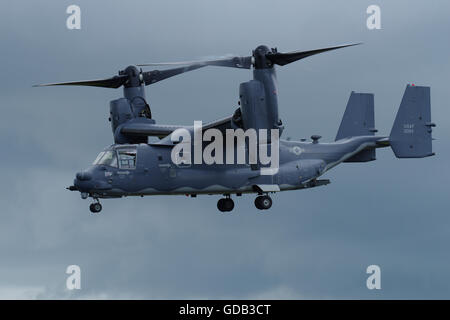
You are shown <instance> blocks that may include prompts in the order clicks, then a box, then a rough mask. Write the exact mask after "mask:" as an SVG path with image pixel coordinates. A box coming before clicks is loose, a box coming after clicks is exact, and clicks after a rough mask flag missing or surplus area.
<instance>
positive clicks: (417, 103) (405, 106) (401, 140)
mask: <svg viewBox="0 0 450 320" xmlns="http://www.w3.org/2000/svg"><path fill="white" fill-rule="evenodd" d="M434 126H435V124H434V123H432V122H431V103H430V87H418V86H414V85H412V86H410V85H407V86H406V90H405V93H404V95H403V99H402V102H401V104H400V108H399V109H398V112H397V116H396V117H395V121H394V125H393V127H392V130H391V134H390V136H389V141H390V144H391V147H392V150H393V151H394V154H395V156H396V157H397V158H423V157H428V156H432V155H434V153H433V151H432V145H431V140H432V138H431V131H432V130H431V127H434Z"/></svg>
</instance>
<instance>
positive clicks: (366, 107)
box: [336, 91, 377, 162]
mask: <svg viewBox="0 0 450 320" xmlns="http://www.w3.org/2000/svg"><path fill="white" fill-rule="evenodd" d="M376 131H377V130H376V129H375V111H374V96H373V94H372V93H355V92H353V91H352V93H351V95H350V98H349V100H348V103H347V108H346V109H345V112H344V116H343V117H342V121H341V125H340V126H339V130H338V133H337V135H336V141H337V140H340V139H344V138H349V137H357V136H373V135H374V134H375V132H376ZM375 159H376V155H375V149H365V150H363V151H361V152H359V153H357V154H355V155H354V156H353V157H351V158H349V159H347V160H345V162H367V161H372V160H375Z"/></svg>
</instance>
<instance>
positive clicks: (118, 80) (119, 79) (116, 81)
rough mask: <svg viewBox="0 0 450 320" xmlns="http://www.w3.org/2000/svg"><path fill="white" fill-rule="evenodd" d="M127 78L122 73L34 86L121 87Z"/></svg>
mask: <svg viewBox="0 0 450 320" xmlns="http://www.w3.org/2000/svg"><path fill="white" fill-rule="evenodd" d="M127 80H128V76H126V75H120V76H114V77H112V78H107V79H97V80H83V81H72V82H57V83H46V84H37V85H34V86H33V87H49V86H89V87H102V88H119V87H120V86H121V85H123V84H124V83H125V82H127Z"/></svg>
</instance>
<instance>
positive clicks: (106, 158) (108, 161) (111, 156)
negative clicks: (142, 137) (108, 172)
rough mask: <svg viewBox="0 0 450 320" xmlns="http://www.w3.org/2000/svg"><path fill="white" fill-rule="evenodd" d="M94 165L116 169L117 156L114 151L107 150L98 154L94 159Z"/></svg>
mask: <svg viewBox="0 0 450 320" xmlns="http://www.w3.org/2000/svg"><path fill="white" fill-rule="evenodd" d="M93 164H94V165H96V164H98V165H105V166H110V167H116V168H117V155H116V152H115V151H114V150H108V151H103V152H100V154H99V155H98V156H97V158H96V159H95V161H94V163H93Z"/></svg>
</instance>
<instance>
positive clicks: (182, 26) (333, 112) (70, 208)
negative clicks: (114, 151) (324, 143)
mask: <svg viewBox="0 0 450 320" xmlns="http://www.w3.org/2000/svg"><path fill="white" fill-rule="evenodd" d="M71 4H77V5H79V6H80V7H81V30H68V29H67V28H66V19H67V17H68V15H67V14H66V8H67V7H68V6H69V5H71ZM371 4H378V5H380V7H381V25H382V29H381V30H368V29H367V27H366V19H367V16H368V15H367V14H366V9H367V7H368V6H369V5H371ZM449 14H450V3H449V2H448V1H444V0H442V1H437V0H435V1H433V4H432V5H431V4H428V3H427V2H425V1H411V0H409V1H406V0H397V1H385V0H378V1H374V0H373V1H372V0H371V1H365V0H346V1H335V0H328V1H325V0H322V1H276V2H274V1H266V0H258V1H238V0H229V1H216V0H208V1H206V0H204V1H199V0H190V1H138V0H131V1H87V0H78V1H67V0H64V1H31V0H30V1H17V0H16V1H11V0H9V1H8V0H7V1H3V5H2V10H1V19H0V39H1V43H2V45H1V52H2V53H1V57H2V66H1V78H0V97H1V100H2V103H1V111H2V116H1V117H0V124H1V125H0V142H1V145H2V149H3V151H2V152H1V155H2V162H1V164H2V165H1V168H0V174H1V177H2V183H1V184H0V201H1V203H2V209H1V211H0V298H119V299H120V298H182V299H183V298H218V299H220V298H269V299H277V298H287V299H292V298H294V299H295V298H306V299H310V298H338V299H342V298H450V273H449V272H448V270H449V269H450V252H449V249H448V244H449V243H450V212H449V210H448V201H449V191H448V181H449V179H450V171H449V165H448V163H449V161H448V159H449V156H450V151H449V148H448V146H449V136H450V120H449V115H450V112H449V110H448V107H449V106H448V101H449V92H450V90H449V89H448V86H449V85H450V84H449V81H448V80H449V74H450V64H449V56H450V54H449V53H450V52H449V51H450V44H449V42H448V33H449V31H450V20H449V19H448V17H449ZM349 42H363V43H364V45H362V46H358V47H353V48H347V49H342V50H338V51H334V52H330V53H325V54H321V55H318V56H315V57H311V58H308V59H305V60H302V61H300V62H297V63H293V64H290V65H289V66H285V67H280V68H278V70H277V74H278V80H279V103H280V116H281V118H282V119H283V122H284V124H285V126H286V130H285V132H284V133H283V135H284V137H287V136H290V137H292V138H294V139H295V138H303V137H309V136H311V135H312V134H320V135H322V136H323V137H324V138H323V139H324V140H333V139H334V137H335V134H336V131H337V129H338V126H339V123H340V120H341V117H342V114H343V112H344V109H345V106H346V103H347V99H348V97H349V95H350V92H351V91H352V90H354V91H357V92H370V93H374V94H375V113H376V116H375V118H376V126H377V128H378V129H379V133H380V134H388V133H389V131H390V128H391V126H392V123H393V120H394V116H395V114H396V112H397V108H398V106H399V104H400V100H401V97H402V95H403V91H404V89H405V86H406V84H407V83H415V84H417V85H426V86H431V99H432V119H433V121H434V122H436V123H437V125H438V127H437V128H435V130H434V133H433V135H434V137H435V138H436V139H437V140H436V141H434V150H435V152H436V153H437V155H436V156H435V157H430V158H426V159H409V160H408V159H406V160H401V159H396V158H395V156H394V155H393V153H392V151H391V150H389V149H382V150H378V151H377V158H378V160H377V161H374V162H371V163H359V164H358V163H356V164H342V165H340V166H339V167H337V168H335V169H333V170H331V171H330V172H328V173H327V174H326V176H325V178H328V179H330V180H331V181H332V183H331V184H330V185H328V186H326V187H320V188H316V189H312V190H307V191H289V192H285V193H279V194H276V195H274V196H273V201H274V203H273V206H272V209H271V210H269V211H266V212H264V213H263V214H260V212H259V210H257V209H256V208H255V207H254V204H253V201H254V196H253V195H244V196H243V197H241V198H238V199H236V206H235V209H234V211H233V213H232V214H219V213H218V211H217V209H216V201H217V200H218V198H219V197H218V196H199V197H197V198H195V199H191V198H186V197H181V196H163V197H146V198H128V199H121V200H117V199H112V200H104V201H102V204H103V211H102V213H101V214H100V215H92V214H90V212H89V209H88V206H89V203H90V202H89V201H88V200H82V199H81V198H80V196H79V194H78V193H75V192H69V191H67V190H65V187H67V186H69V185H70V184H71V183H72V181H73V178H74V176H75V173H76V172H77V171H79V170H81V169H82V168H85V167H87V166H88V165H89V164H90V163H91V162H92V161H93V160H94V158H95V157H96V155H97V154H98V152H99V151H100V150H101V149H102V148H103V147H105V146H107V145H109V144H111V143H112V134H111V129H110V126H109V122H108V121H107V118H108V112H109V101H110V100H112V99H115V98H117V97H120V96H121V94H122V92H121V90H120V89H119V90H114V89H103V88H82V87H81V88H77V87H60V88H59V87H54V88H32V87H31V86H32V85H33V84H36V83H43V82H56V81H70V80H80V79H90V78H94V79H95V78H101V77H108V76H113V75H114V74H116V73H117V71H118V70H120V69H123V68H124V67H126V66H127V65H130V64H137V63H145V62H159V61H177V60H191V59H198V58H204V57H214V56H221V55H224V54H239V55H248V54H250V53H251V50H252V49H254V48H255V47H256V46H257V45H259V44H267V45H268V46H270V47H275V46H276V47H278V50H279V51H290V50H309V49H315V48H321V47H326V46H333V45H338V44H342V43H349ZM250 78H251V72H250V71H248V70H236V69H224V68H215V67H211V68H209V69H208V68H204V69H200V70H196V71H193V72H190V73H187V74H184V75H181V76H179V77H175V78H172V79H169V80H166V81H163V82H159V83H157V84H154V85H152V86H151V87H148V88H147V97H148V100H149V102H150V105H151V107H152V113H153V116H154V118H155V119H156V121H157V122H159V123H169V124H188V125H192V123H193V121H194V120H203V121H210V120H214V119H217V118H220V117H222V116H227V115H230V114H231V113H232V112H233V111H234V110H235V108H236V104H237V99H238V88H239V83H241V82H244V81H247V80H248V79H250ZM72 264H76V265H79V266H80V267H81V273H82V289H81V290H78V291H68V290H67V289H66V288H65V281H66V277H67V275H66V274H65V270H66V267H67V266H68V265H72ZM371 264H376V265H379V266H380V267H381V273H382V276H381V277H382V283H381V285H382V289H381V290H373V291H370V290H368V289H367V288H366V278H367V276H368V275H367V274H366V268H367V266H369V265H371Z"/></svg>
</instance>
